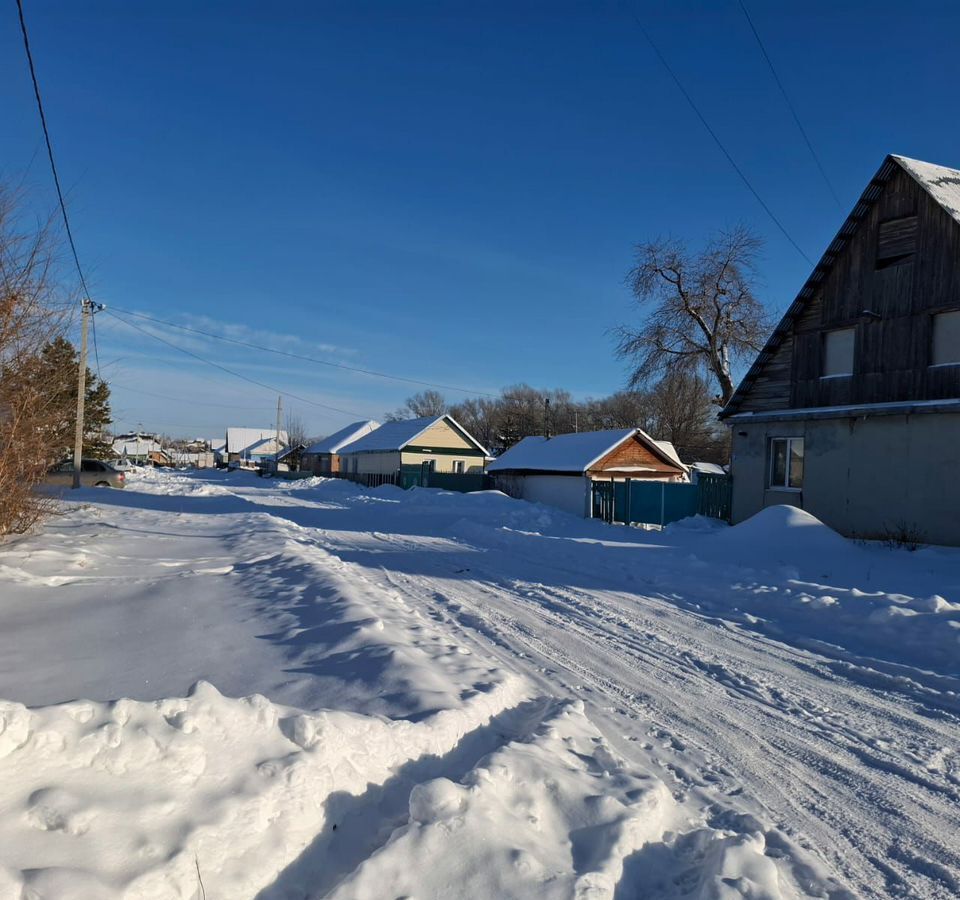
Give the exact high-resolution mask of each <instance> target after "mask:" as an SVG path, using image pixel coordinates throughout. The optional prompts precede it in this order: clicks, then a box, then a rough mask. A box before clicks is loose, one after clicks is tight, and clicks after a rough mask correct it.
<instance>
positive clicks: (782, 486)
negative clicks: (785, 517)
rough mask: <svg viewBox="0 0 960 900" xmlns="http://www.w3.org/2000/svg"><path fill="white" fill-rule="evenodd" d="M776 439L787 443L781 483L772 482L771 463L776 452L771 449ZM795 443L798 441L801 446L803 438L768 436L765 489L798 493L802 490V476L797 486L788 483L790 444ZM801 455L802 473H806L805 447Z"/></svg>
mask: <svg viewBox="0 0 960 900" xmlns="http://www.w3.org/2000/svg"><path fill="white" fill-rule="evenodd" d="M777 441H783V442H784V443H786V445H787V458H786V467H785V469H784V483H783V484H774V482H773V464H774V460H775V458H776V454H775V453H774V451H773V445H774V444H775V443H776V442H777ZM795 443H799V444H800V445H801V446H803V438H802V437H772V438H770V440H769V442H768V447H769V453H770V460H769V462H768V464H767V490H768V491H791V492H792V493H796V494H799V493H800V492H801V491H802V490H803V476H801V478H800V485H799V487H793V486H791V485H790V455H791V449H792V445H793V444H795ZM801 456H802V457H803V461H804V475H806V461H807V457H806V448H805V447H804V449H803V451H802V452H801Z"/></svg>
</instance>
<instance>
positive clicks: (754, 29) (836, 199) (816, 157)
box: [737, 0, 843, 212]
mask: <svg viewBox="0 0 960 900" xmlns="http://www.w3.org/2000/svg"><path fill="white" fill-rule="evenodd" d="M737 2H738V3H739V4H740V9H741V10H743V15H744V17H745V18H746V20H747V24H748V25H749V26H750V30H751V31H752V32H753V36H754V37H755V38H756V39H757V45H758V46H759V47H760V53H761V54H763V58H764V59H765V60H766V63H767V66H768V67H769V68H770V74H771V75H773V80H774V81H775V82H776V83H777V87H778V88H779V89H780V93H781V95H782V96H783V101H784V103H786V104H787V109H789V110H790V115H791V116H793V121H794V122H796V124H797V130H798V131H799V132H800V135H801V137H803V141H804V143H805V144H806V145H807V149H808V150H809V151H810V155H811V156H812V157H813V161H814V162H815V163H816V164H817V168H818V169H819V170H820V175H821V176H822V177H823V181H824V184H826V186H827V190H829V191H830V194H831V196H832V197H833V201H834V203H836V204H837V208H838V209H839V210H840V211H841V212H842V211H843V204H842V203H841V202H840V198H839V197H838V196H837V192H836V190H835V189H834V187H833V184H832V182H831V181H830V178H829V176H828V175H827V170H826V169H825V168H824V166H823V163H822V162H821V161H820V157H819V155H818V154H817V151H816V150H814V149H813V142H812V141H811V140H810V137H809V135H808V134H807V130H806V128H804V127H803V123H802V122H801V121H800V116H799V115H797V110H796V109H795V108H794V105H793V103H792V102H791V101H790V96H789V95H788V94H787V89H786V88H785V87H784V86H783V82H782V81H781V80H780V76H779V75H778V74H777V70H776V68H775V67H774V65H773V60H772V59H770V54H769V53H767V48H766V47H765V46H764V44H763V41H762V40H761V39H760V33H759V32H758V31H757V26H756V25H754V24H753V19H752V18H751V17H750V13H749V12H748V11H747V7H746V5H745V4H744V2H743V0H737Z"/></svg>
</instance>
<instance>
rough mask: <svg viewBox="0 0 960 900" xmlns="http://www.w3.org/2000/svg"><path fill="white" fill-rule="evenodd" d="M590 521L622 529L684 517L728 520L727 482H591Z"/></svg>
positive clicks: (710, 478)
mask: <svg viewBox="0 0 960 900" xmlns="http://www.w3.org/2000/svg"><path fill="white" fill-rule="evenodd" d="M592 491H593V497H592V506H593V517H594V518H595V519H602V520H603V521H604V522H619V523H622V524H625V525H661V526H663V525H669V524H670V523H671V522H678V521H679V520H680V519H686V518H687V517H688V516H695V515H697V514H698V513H699V514H700V515H705V516H712V517H713V518H719V519H725V520H727V521H729V518H730V493H731V492H730V478H729V477H728V476H721V475H714V476H707V477H706V479H705V478H704V477H703V476H701V478H700V480H699V481H698V482H697V484H670V483H668V482H665V481H640V480H632V479H629V478H628V479H626V480H624V481H594V482H593V485H592Z"/></svg>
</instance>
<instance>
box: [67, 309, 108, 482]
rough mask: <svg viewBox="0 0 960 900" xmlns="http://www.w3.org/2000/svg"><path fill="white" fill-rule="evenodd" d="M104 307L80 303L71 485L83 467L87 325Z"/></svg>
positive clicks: (78, 476) (78, 480)
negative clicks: (75, 428) (78, 360)
mask: <svg viewBox="0 0 960 900" xmlns="http://www.w3.org/2000/svg"><path fill="white" fill-rule="evenodd" d="M101 309H106V307H105V306H104V305H103V304H102V303H94V302H93V301H92V300H89V299H86V300H84V301H83V302H82V303H81V305H80V367H79V369H78V371H77V430H76V431H75V432H74V435H73V487H74V488H78V487H80V470H81V469H82V468H83V405H84V400H85V399H86V394H87V327H88V325H89V322H90V318H91V317H92V316H93V314H94V313H97V312H100V310H101Z"/></svg>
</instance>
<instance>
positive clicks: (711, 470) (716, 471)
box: [690, 462, 727, 475]
mask: <svg viewBox="0 0 960 900" xmlns="http://www.w3.org/2000/svg"><path fill="white" fill-rule="evenodd" d="M690 468H691V469H694V470H695V471H697V472H699V473H700V474H701V475H726V474H727V473H726V472H725V471H724V468H723V466H721V465H719V464H717V463H712V462H694V463H690Z"/></svg>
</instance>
